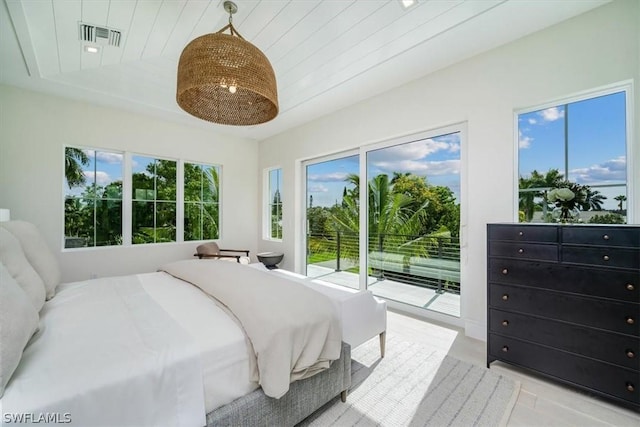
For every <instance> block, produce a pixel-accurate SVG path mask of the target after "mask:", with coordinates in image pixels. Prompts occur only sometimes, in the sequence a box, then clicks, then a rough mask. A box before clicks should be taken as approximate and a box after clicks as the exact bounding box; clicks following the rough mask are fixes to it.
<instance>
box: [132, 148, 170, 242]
mask: <svg viewBox="0 0 640 427" xmlns="http://www.w3.org/2000/svg"><path fill="white" fill-rule="evenodd" d="M136 156H138V157H146V158H151V159H153V161H154V163H155V162H157V161H158V160H161V161H170V162H175V163H176V178H175V180H176V195H175V200H165V199H158V191H157V179H154V193H155V194H154V198H153V200H152V201H153V204H154V215H153V229H154V231H155V230H157V219H158V217H157V210H156V207H157V204H158V202H160V203H168V202H175V212H176V215H175V240H172V241H169V242H158V241H157V238H156V237H157V236H155V233H154V241H153V242H146V243H134V242H133V226H134V224H133V205H134V203H135V202H149V201H151V200H148V199H143V200H140V199H135V198H134V197H133V173H134V172H133V160H134V157H136ZM130 161H131V169H130V182H131V188H130V189H129V194H128V197H130V198H131V199H130V200H131V210H130V219H131V221H130V224H129V228H128V232H129V239H130V242H131V246H142V245H154V244H166V243H177V242H179V241H180V240H179V239H178V222H179V215H178V206H179V200H178V187H180V181H179V180H178V177H179V175H180V174H179V173H178V168H179V165H180V160H179V159H176V158H171V157H163V156H157V155H152V154H140V153H133V152H132V153H131V156H130Z"/></svg>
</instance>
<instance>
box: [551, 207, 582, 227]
mask: <svg viewBox="0 0 640 427" xmlns="http://www.w3.org/2000/svg"><path fill="white" fill-rule="evenodd" d="M551 217H552V218H553V220H554V221H555V222H559V223H561V224H574V223H577V222H582V220H581V219H580V211H579V210H578V208H564V207H556V208H554V209H553V211H552V212H551Z"/></svg>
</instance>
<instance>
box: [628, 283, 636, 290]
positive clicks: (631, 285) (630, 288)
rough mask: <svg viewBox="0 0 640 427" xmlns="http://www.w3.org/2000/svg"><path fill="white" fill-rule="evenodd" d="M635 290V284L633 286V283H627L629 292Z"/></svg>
mask: <svg viewBox="0 0 640 427" xmlns="http://www.w3.org/2000/svg"><path fill="white" fill-rule="evenodd" d="M635 288H636V287H635V286H633V284H631V283H627V290H628V291H633V290H634V289H635Z"/></svg>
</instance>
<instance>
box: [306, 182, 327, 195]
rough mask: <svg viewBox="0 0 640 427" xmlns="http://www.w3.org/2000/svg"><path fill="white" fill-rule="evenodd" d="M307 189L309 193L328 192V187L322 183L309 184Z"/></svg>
mask: <svg viewBox="0 0 640 427" xmlns="http://www.w3.org/2000/svg"><path fill="white" fill-rule="evenodd" d="M307 191H308V192H309V193H328V192H329V189H328V188H327V187H325V186H324V185H322V184H317V185H312V186H310V187H309V188H308V189H307Z"/></svg>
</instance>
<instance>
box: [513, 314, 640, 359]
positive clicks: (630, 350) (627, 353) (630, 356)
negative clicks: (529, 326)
mask: <svg viewBox="0 0 640 427" xmlns="http://www.w3.org/2000/svg"><path fill="white" fill-rule="evenodd" d="M502 326H509V321H508V320H503V321H502ZM629 351H631V350H629ZM632 354H633V353H632ZM627 355H629V353H627ZM629 357H633V356H629Z"/></svg>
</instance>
